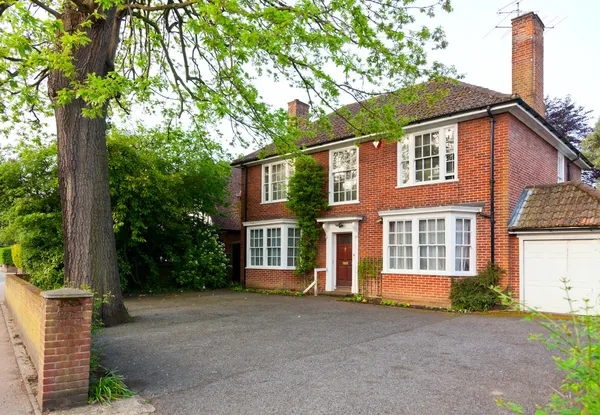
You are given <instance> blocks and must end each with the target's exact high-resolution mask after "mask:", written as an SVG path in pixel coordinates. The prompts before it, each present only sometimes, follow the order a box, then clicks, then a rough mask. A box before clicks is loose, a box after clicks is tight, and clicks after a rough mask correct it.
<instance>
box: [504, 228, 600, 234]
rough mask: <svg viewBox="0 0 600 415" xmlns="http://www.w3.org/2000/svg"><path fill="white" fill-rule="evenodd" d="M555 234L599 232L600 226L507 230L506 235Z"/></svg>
mask: <svg viewBox="0 0 600 415" xmlns="http://www.w3.org/2000/svg"><path fill="white" fill-rule="evenodd" d="M557 232H600V226H596V227H594V226H582V227H576V226H572V227H568V228H567V227H564V228H560V227H559V228H522V229H518V228H517V229H511V228H509V229H508V233H509V234H511V235H516V234H521V233H524V234H525V233H532V234H533V233H536V234H537V233H557Z"/></svg>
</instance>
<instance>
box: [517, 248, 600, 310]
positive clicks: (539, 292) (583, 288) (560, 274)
mask: <svg viewBox="0 0 600 415" xmlns="http://www.w3.org/2000/svg"><path fill="white" fill-rule="evenodd" d="M523 245H524V246H523V248H524V257H523V260H524V264H523V268H524V269H523V287H522V289H523V292H522V295H523V299H524V300H525V304H526V305H528V306H529V307H535V308H538V309H539V310H541V311H547V312H553V313H568V312H569V311H570V308H569V303H568V302H567V300H566V293H565V290H564V283H563V282H562V281H561V280H562V279H563V278H566V279H567V280H569V284H568V285H569V286H570V287H572V289H571V290H570V291H569V296H570V297H571V298H572V299H573V300H575V303H574V304H575V307H583V306H584V302H583V301H582V300H583V299H585V298H587V299H589V300H590V304H591V305H593V307H594V312H595V313H596V314H600V299H599V298H598V296H599V295H600V239H587V240H585V239H581V240H580V239H577V240H526V241H523Z"/></svg>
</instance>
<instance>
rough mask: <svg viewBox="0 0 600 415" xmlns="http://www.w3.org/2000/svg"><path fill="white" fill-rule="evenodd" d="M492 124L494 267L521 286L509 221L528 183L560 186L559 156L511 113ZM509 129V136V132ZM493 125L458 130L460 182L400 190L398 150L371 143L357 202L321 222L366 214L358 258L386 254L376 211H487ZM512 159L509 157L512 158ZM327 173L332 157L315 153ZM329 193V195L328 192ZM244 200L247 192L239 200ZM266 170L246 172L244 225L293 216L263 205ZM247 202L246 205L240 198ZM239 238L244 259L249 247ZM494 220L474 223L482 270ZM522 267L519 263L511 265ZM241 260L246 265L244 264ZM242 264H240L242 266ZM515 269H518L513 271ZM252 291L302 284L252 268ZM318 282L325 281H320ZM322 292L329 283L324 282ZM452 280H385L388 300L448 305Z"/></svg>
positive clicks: (365, 150) (364, 147)
mask: <svg viewBox="0 0 600 415" xmlns="http://www.w3.org/2000/svg"><path fill="white" fill-rule="evenodd" d="M495 118H496V125H495V172H496V198H495V202H496V240H495V245H496V247H495V250H496V251H495V252H496V263H498V264H499V265H500V266H501V267H502V268H504V269H505V270H507V271H508V273H507V277H510V280H509V279H507V278H505V279H504V280H503V281H502V283H503V284H505V285H508V283H509V281H510V285H511V288H518V255H516V254H518V246H517V247H516V249H517V250H516V251H515V246H514V243H516V242H514V241H515V240H516V238H513V237H509V235H508V222H509V219H510V215H511V214H512V211H513V209H514V206H515V204H516V202H517V200H518V198H519V195H520V192H521V191H522V189H523V187H524V186H525V185H527V184H537V183H555V182H556V173H557V172H556V169H557V163H556V160H557V153H556V150H555V149H554V148H553V147H551V146H550V145H549V144H547V143H546V142H545V141H544V140H543V139H541V138H539V137H538V136H537V135H535V134H534V133H533V132H532V131H531V130H529V129H528V128H527V127H526V126H525V125H523V124H522V123H521V122H520V121H518V120H517V119H516V118H515V117H513V116H512V115H510V114H508V113H505V114H500V115H497V116H496V117H495ZM509 130H510V132H509ZM489 140H490V120H489V118H487V117H484V118H479V119H476V120H471V121H466V122H462V123H460V124H459V126H458V178H459V180H458V181H456V182H448V183H442V184H432V185H421V186H412V187H407V188H400V189H397V188H396V175H397V173H396V171H397V163H396V162H397V160H396V144H395V143H383V145H382V146H381V147H380V148H379V149H376V148H375V147H374V146H373V144H372V143H371V142H368V143H363V144H361V145H360V147H359V201H360V203H359V204H349V205H342V206H333V207H332V208H331V209H330V210H329V211H327V212H326V213H324V214H323V216H338V215H363V216H364V218H363V220H362V221H360V222H359V258H363V257H366V256H373V257H379V258H381V256H382V254H383V252H382V251H383V244H382V240H383V235H382V233H383V225H382V224H381V223H378V221H379V219H380V217H379V214H378V211H381V210H389V209H402V208H410V207H428V206H440V205H451V204H461V203H484V204H485V205H484V208H483V213H484V214H485V215H487V214H489V213H490V206H489V197H490V185H489V184H490V163H489V160H490V147H489V146H490V141H489ZM509 154H510V157H509ZM313 157H315V159H316V160H317V161H319V162H320V163H321V164H322V165H323V166H324V167H325V169H326V170H327V169H328V164H329V153H328V151H323V152H319V153H316V154H313ZM326 190H327V189H326ZM243 197H245V194H244V193H243V192H242V198H243ZM260 200H261V167H260V166H252V167H249V168H248V217H247V219H246V220H247V221H259V220H266V219H278V218H284V217H290V216H291V215H290V212H289V211H288V210H287V209H286V208H285V203H283V202H282V203H271V204H260ZM242 203H243V199H242ZM244 243H245V239H244V237H242V255H244V253H245V252H244V251H245V247H244V246H243V245H244ZM325 255H326V249H325V237H324V233H323V232H322V233H321V238H320V241H319V245H318V262H319V267H324V266H325V262H326V258H325ZM490 257H491V255H490V221H489V219H488V218H486V217H483V216H478V217H477V268H478V269H481V268H483V267H485V265H486V264H487V263H488V262H489V261H490ZM515 260H516V261H517V264H516V265H515V263H514V261H515ZM242 261H243V259H242ZM242 263H243V262H242ZM515 267H516V268H515ZM247 284H248V286H252V287H265V288H266V287H269V288H289V289H293V288H294V287H296V286H297V280H296V279H294V277H293V275H292V272H291V271H277V270H247ZM320 284H321V283H320ZM321 287H324V282H323V284H321ZM449 287H450V277H448V276H435V275H432V276H429V275H427V276H422V275H421V276H418V275H416V276H415V275H398V274H385V275H383V278H382V291H383V297H385V298H391V299H395V300H398V301H405V302H410V303H415V304H419V303H421V304H432V305H448V304H449V300H448V295H449Z"/></svg>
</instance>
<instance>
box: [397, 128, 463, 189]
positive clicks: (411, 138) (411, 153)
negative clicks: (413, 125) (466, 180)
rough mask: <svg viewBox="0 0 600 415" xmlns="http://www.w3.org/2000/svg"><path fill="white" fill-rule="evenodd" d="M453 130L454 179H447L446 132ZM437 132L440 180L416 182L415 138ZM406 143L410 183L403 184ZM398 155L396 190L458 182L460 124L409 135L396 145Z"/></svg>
mask: <svg viewBox="0 0 600 415" xmlns="http://www.w3.org/2000/svg"><path fill="white" fill-rule="evenodd" d="M447 129H453V130H454V152H453V154H454V178H452V179H446V154H447V153H446V134H444V133H445V130H447ZM434 132H437V133H438V134H439V137H440V138H439V140H440V142H439V146H440V150H439V154H438V155H439V157H440V175H439V177H440V178H439V179H438V180H429V181H420V182H417V181H416V173H415V136H417V135H423V134H428V133H434ZM405 141H408V157H409V160H408V168H409V173H408V182H407V183H402V181H401V178H402V162H403V161H405V160H403V159H402V145H403V143H404V142H405ZM396 154H397V157H396V159H397V165H396V188H403V187H411V186H424V185H428V184H438V183H449V182H456V181H458V124H450V125H444V126H442V127H439V128H432V129H428V130H421V131H415V132H412V133H410V134H408V135H407V136H406V137H404V138H402V139H400V141H398V143H397V145H396Z"/></svg>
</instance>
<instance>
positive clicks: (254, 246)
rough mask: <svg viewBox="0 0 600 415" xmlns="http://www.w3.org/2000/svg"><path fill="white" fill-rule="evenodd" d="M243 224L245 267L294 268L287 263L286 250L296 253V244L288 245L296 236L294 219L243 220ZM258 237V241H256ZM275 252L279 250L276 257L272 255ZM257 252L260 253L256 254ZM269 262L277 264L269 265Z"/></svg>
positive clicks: (296, 227)
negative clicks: (244, 231)
mask: <svg viewBox="0 0 600 415" xmlns="http://www.w3.org/2000/svg"><path fill="white" fill-rule="evenodd" d="M244 226H245V227H246V258H248V261H247V265H246V268H247V269H281V270H293V269H296V267H295V266H290V265H288V260H289V259H290V258H288V252H294V253H295V254H296V255H297V253H298V249H297V246H290V241H292V242H293V241H294V237H295V236H296V232H295V230H296V229H298V226H297V224H296V222H295V221H294V220H292V219H278V220H267V221H256V222H244ZM260 231H262V233H261V232H260ZM258 238H260V242H259V241H257V239H258ZM261 242H262V243H261ZM289 248H290V249H289ZM275 252H279V257H278V258H276V257H274V256H273V255H274V253H275ZM258 253H261V255H260V256H258V255H257V254H258ZM257 257H258V259H257ZM269 263H278V264H279V265H269Z"/></svg>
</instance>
